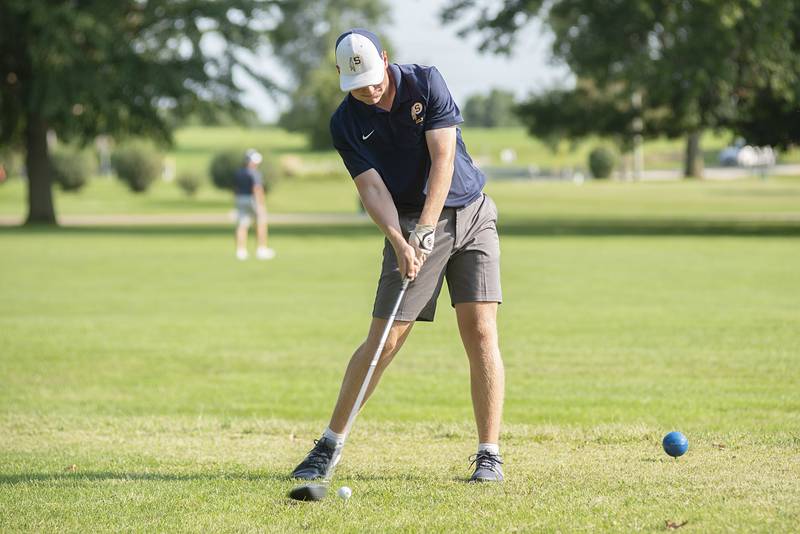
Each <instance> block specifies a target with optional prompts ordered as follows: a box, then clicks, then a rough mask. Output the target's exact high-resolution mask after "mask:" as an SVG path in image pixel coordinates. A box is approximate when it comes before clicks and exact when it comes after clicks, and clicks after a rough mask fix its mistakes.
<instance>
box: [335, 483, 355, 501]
mask: <svg viewBox="0 0 800 534" xmlns="http://www.w3.org/2000/svg"><path fill="white" fill-rule="evenodd" d="M352 494H353V490H351V489H350V488H348V487H347V486H342V487H341V488H339V491H337V492H336V495H338V496H339V498H340V499H342V500H343V501H346V500H347V499H349V498H350V496H351V495H352Z"/></svg>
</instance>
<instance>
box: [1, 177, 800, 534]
mask: <svg viewBox="0 0 800 534" xmlns="http://www.w3.org/2000/svg"><path fill="white" fill-rule="evenodd" d="M311 183H312V184H313V182H311ZM331 183H332V184H334V185H331V189H329V190H326V191H329V192H330V194H331V195H333V192H334V187H335V188H336V189H335V191H339V190H341V191H344V192H343V193H341V197H338V196H334V197H333V198H337V199H340V200H336V201H335V202H337V204H336V205H337V206H338V207H337V209H342V210H345V209H351V208H350V207H349V206H348V202H349V201H350V200H348V199H352V198H353V193H352V186H351V185H350V184H349V183H347V182H346V181H345V183H338V182H331ZM12 186H13V184H8V185H7V187H12ZM291 187H294V185H292V186H291ZM6 191H8V190H7V189H3V190H0V195H4V194H5V192H6ZM283 191H284V193H280V194H286V195H287V196H286V200H285V202H286V206H287V208H286V209H287V210H290V211H294V210H296V209H297V208H296V206H298V205H300V204H301V200H298V199H296V198H294V197H295V196H296V195H299V194H300V193H303V192H304V190H302V189H298V190H296V191H295V194H289V193H290V186H288V185H287V186H286V187H285V188H283ZM491 191H492V194H493V195H494V196H495V198H496V200H497V203H498V206H499V208H500V211H501V234H502V247H503V288H504V292H505V297H506V301H505V303H504V304H503V305H502V307H501V311H500V335H501V346H502V350H503V357H504V360H505V363H506V370H507V400H506V407H505V424H504V429H503V435H502V448H503V452H504V455H505V459H506V472H507V475H508V481H507V482H506V483H505V484H504V485H502V486H471V485H467V484H465V483H464V481H463V480H464V478H465V477H466V476H468V475H469V470H468V465H467V461H466V458H467V456H468V455H469V454H471V453H472V452H474V451H473V449H474V447H475V435H474V430H473V423H472V411H471V406H470V402H469V389H468V369H467V364H466V359H465V357H464V355H463V352H462V349H461V348H460V346H459V342H458V341H457V330H456V328H455V324H454V322H455V320H454V314H453V311H452V310H451V308H450V306H449V305H448V302H447V300H446V298H443V299H442V301H441V302H440V306H439V312H438V317H437V321H436V322H435V323H434V324H432V325H428V324H420V325H417V326H416V327H415V332H414V334H413V335H412V336H411V338H410V340H409V342H408V343H407V345H406V347H404V349H403V352H402V353H401V355H400V356H399V357H398V359H397V361H396V362H395V363H393V364H392V367H391V368H390V369H389V371H388V372H387V375H386V377H385V379H384V381H383V382H382V383H381V386H380V388H379V389H378V391H377V393H376V395H375V397H374V398H373V399H372V400H371V402H370V404H369V405H368V407H367V409H366V410H365V411H364V413H363V415H362V417H361V418H360V419H359V421H358V422H357V424H356V426H355V429H354V433H353V435H352V439H351V441H350V442H349V443H348V446H347V450H346V451H345V459H344V460H343V464H342V466H341V468H340V469H339V470H338V473H337V480H336V485H337V486H338V485H344V484H346V485H349V486H351V487H352V488H353V490H354V495H353V497H352V498H351V499H350V501H349V502H348V503H346V504H345V503H343V502H340V501H339V500H337V499H336V498H330V499H328V500H326V501H324V502H321V503H316V504H295V503H291V502H289V501H288V500H287V499H286V497H285V495H286V492H287V491H288V490H289V489H290V488H291V487H293V485H294V483H293V482H292V481H290V480H288V479H287V478H286V474H287V473H288V472H289V471H290V470H291V468H292V467H293V466H294V465H295V463H296V462H297V461H299V459H301V458H302V456H303V454H304V453H305V452H306V450H307V449H308V448H309V447H310V445H311V440H312V439H313V438H315V437H317V435H318V433H319V432H320V431H321V429H322V428H323V427H324V425H325V423H326V422H327V417H328V415H329V410H330V408H331V406H332V403H333V401H334V399H335V396H336V392H337V389H338V384H339V380H340V378H341V373H342V371H343V369H344V366H345V364H346V362H347V358H348V356H349V354H350V352H351V351H352V349H353V348H354V347H355V346H356V345H357V344H358V343H359V342H360V340H361V339H362V337H363V336H364V334H365V333H366V326H367V323H368V320H369V311H370V309H371V301H372V297H373V292H374V287H375V275H376V271H377V269H378V266H379V250H380V246H381V243H380V236H379V234H378V233H377V231H376V230H374V229H373V228H371V227H370V226H368V225H353V226H334V227H313V226H312V227H308V226H286V225H284V226H276V227H274V228H273V229H272V237H271V239H272V244H273V246H274V247H275V248H276V249H277V250H278V254H279V255H278V258H277V259H276V260H274V261H272V262H268V263H259V262H254V261H253V262H245V263H238V262H236V261H235V260H234V259H233V242H232V241H233V240H232V235H231V234H232V232H231V229H230V228H227V227H183V228H181V227H174V228H169V227H152V228H117V229H115V228H103V227H84V228H65V229H37V228H32V229H9V228H6V229H0V251H2V255H1V257H2V261H0V303H2V313H0V466H2V469H1V470H0V531H72V532H86V531H120V530H128V531H153V530H155V531H194V532H207V531H270V532H295V531H300V530H311V531H323V532H364V531H372V532H378V531H380V532H384V531H390V532H392V531H402V532H416V531H426V532H453V531H464V532H473V531H477V532H512V531H517V532H519V531H525V532H530V531H536V532H538V531H623V532H628V531H663V530H665V521H667V520H669V521H675V522H678V523H680V522H683V521H688V523H687V525H686V526H685V527H683V528H682V531H683V530H685V531H687V532H720V531H737V532H740V531H741V532H780V531H784V532H785V531H792V530H794V529H796V525H797V524H798V521H800V512H798V510H800V482H798V481H799V480H800V390H799V389H798V384H799V383H800V365H798V363H799V362H798V358H800V353H799V352H798V347H800V312H799V311H798V305H797V302H798V298H797V297H798V295H800V277H799V276H798V271H797V266H798V265H800V239H798V235H800V228H799V226H800V224H799V223H798V222H797V221H798V218H800V209H799V208H798V206H800V204H798V202H797V201H798V197H800V183H798V182H797V181H796V180H770V181H767V182H737V183H735V184H705V183H682V184H587V185H586V186H583V187H577V186H574V185H572V184H514V183H510V184H499V183H493V184H491ZM305 192H308V191H305ZM104 194H106V193H104ZM107 194H108V197H107V199H108V200H109V202H112V201H113V200H114V195H113V194H111V192H107ZM278 195H279V193H278V192H277V191H276V196H275V197H274V198H273V201H275V202H277V201H278V198H279V197H278ZM119 202H120V204H119V206H122V207H125V206H126V204H125V202H131V201H130V200H129V199H127V200H120V201H119ZM291 202H295V204H291ZM223 205H224V203H222V202H221V203H220V206H219V207H220V208H222V207H223ZM127 206H128V208H129V209H130V210H131V212H134V213H135V212H137V211H138V209H139V207H138V206H136V205H134V204H127ZM141 206H144V204H142V205H141ZM62 207H63V208H64V210H65V211H69V210H68V209H67V208H68V203H67V201H66V199H65V200H64V203H63V204H62ZM69 209H73V210H74V211H73V213H78V212H80V211H81V209H83V208H82V205H81V204H80V202H79V201H78V200H75V204H73V205H72V207H71V208H69ZM215 209H216V208H215ZM97 211H99V212H102V207H101V206H100V205H99V204H98V205H97ZM673 429H680V430H682V431H683V432H684V433H686V435H687V436H688V437H689V440H690V450H689V453H688V454H687V455H686V456H684V457H683V458H680V459H679V460H671V459H669V458H668V457H666V456H665V455H664V453H663V452H662V451H661V449H660V439H661V437H662V436H663V434H665V433H666V432H668V431H670V430H673ZM73 465H74V466H75V468H74V469H72V468H71V466H73Z"/></svg>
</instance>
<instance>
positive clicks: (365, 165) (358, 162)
mask: <svg viewBox="0 0 800 534" xmlns="http://www.w3.org/2000/svg"><path fill="white" fill-rule="evenodd" d="M330 129H331V138H332V139H333V147H334V148H335V149H336V151H337V152H338V153H339V156H341V158H342V161H343V162H344V166H345V167H347V172H349V173H350V177H351V178H355V177H356V176H358V175H359V174H361V173H363V172H365V171H368V170H370V169H372V168H374V167H375V166H374V165H372V164H371V163H370V162H369V161H367V159H366V158H365V157H364V156H362V155H361V154H359V153H358V151H356V149H355V148H354V147H353V145H352V143H350V142H349V141H348V140H347V137H346V136H345V135H344V133H343V132H342V131H341V127H340V126H339V124H338V123H337V122H336V118H335V116H334V118H332V119H331V124H330Z"/></svg>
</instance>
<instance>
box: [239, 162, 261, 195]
mask: <svg viewBox="0 0 800 534" xmlns="http://www.w3.org/2000/svg"><path fill="white" fill-rule="evenodd" d="M254 185H263V182H262V181H261V173H260V172H258V171H257V170H255V169H251V168H249V167H239V169H237V171H236V174H234V176H233V190H234V192H235V193H236V194H237V195H252V194H253V186H254Z"/></svg>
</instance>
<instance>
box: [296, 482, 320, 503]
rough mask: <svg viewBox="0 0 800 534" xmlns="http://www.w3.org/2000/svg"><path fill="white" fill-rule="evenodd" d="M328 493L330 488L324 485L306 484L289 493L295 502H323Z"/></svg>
mask: <svg viewBox="0 0 800 534" xmlns="http://www.w3.org/2000/svg"><path fill="white" fill-rule="evenodd" d="M327 493H328V486H324V485H322V484H305V485H303V486H297V487H296V488H294V489H293V490H292V491H290V492H289V498H290V499H294V500H295V501H321V500H322V499H324V498H325V495H326V494H327Z"/></svg>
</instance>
